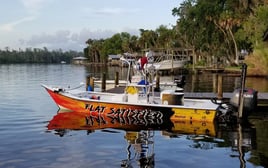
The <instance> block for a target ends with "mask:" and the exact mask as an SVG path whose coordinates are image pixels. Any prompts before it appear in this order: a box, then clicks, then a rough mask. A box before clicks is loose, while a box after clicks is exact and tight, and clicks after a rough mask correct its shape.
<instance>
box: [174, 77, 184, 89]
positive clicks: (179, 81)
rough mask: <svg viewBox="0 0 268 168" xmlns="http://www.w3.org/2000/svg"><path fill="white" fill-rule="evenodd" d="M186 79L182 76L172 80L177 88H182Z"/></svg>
mask: <svg viewBox="0 0 268 168" xmlns="http://www.w3.org/2000/svg"><path fill="white" fill-rule="evenodd" d="M185 80H186V77H185V76H184V75H180V76H178V77H175V78H174V82H175V83H176V84H177V87H180V88H183V87H184V85H185Z"/></svg>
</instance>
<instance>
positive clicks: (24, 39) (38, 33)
mask: <svg viewBox="0 0 268 168" xmlns="http://www.w3.org/2000/svg"><path fill="white" fill-rule="evenodd" d="M182 1H183V0H0V15H1V17H0V49H1V50H5V49H7V47H8V49H9V50H12V49H14V50H18V49H22V50H25V48H44V47H46V48H47V49H48V50H57V49H62V50H64V51H69V50H75V51H83V48H85V47H86V44H85V41H86V40H88V39H89V38H91V39H100V38H104V39H105V38H109V37H111V36H112V35H114V34H116V33H121V32H128V33H130V34H131V35H139V34H140V32H139V29H146V30H156V29H157V28H158V27H159V26H160V25H165V26H167V27H169V28H170V27H171V26H172V25H175V24H176V20H177V17H174V16H173V15H172V9H173V8H175V7H179V6H180V4H181V2H182Z"/></svg>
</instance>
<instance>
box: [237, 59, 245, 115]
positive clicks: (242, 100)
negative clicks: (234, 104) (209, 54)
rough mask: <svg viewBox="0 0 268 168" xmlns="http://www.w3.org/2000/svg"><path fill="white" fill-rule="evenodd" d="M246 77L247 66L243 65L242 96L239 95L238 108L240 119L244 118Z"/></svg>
mask: <svg viewBox="0 0 268 168" xmlns="http://www.w3.org/2000/svg"><path fill="white" fill-rule="evenodd" d="M246 75H247V64H243V65H242V72H241V88H240V94H239V107H238V116H239V119H241V118H243V107H244V90H245V83H246Z"/></svg>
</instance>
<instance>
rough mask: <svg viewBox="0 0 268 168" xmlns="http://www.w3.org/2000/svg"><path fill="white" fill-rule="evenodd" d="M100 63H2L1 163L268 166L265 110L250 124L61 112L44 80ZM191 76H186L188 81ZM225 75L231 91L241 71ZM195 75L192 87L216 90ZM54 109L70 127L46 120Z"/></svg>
mask: <svg viewBox="0 0 268 168" xmlns="http://www.w3.org/2000/svg"><path fill="white" fill-rule="evenodd" d="M115 70H117V69H115V68H113V69H110V70H109V72H113V71H115ZM99 71H101V70H98V69H92V68H88V67H87V68H86V67H83V66H75V65H28V64H25V65H0V79H1V80H0V86H1V87H0V93H1V97H0V112H1V117H0V144H1V145H0V167H3V168H9V167H19V168H20V167H27V168H52V167H53V168H54V167H58V168H60V167H65V168H66V167H70V168H73V167H81V168H82V167H127V165H128V166H129V167H130V166H131V165H132V166H133V167H140V166H141V165H143V166H145V165H147V166H148V165H149V166H151V167H161V168H162V167H187V168H188V167H200V168H201V167H202V168H203V167H208V168H209V167H211V168H212V167H213V168H214V167H224V168H225V167H267V166H268V163H267V160H268V149H267V145H266V144H267V142H268V141H267V138H268V131H267V129H266V128H267V126H268V123H267V120H263V119H262V117H263V116H261V118H259V119H252V120H251V121H250V122H251V123H252V124H254V125H253V126H241V127H240V126H237V125H235V126H233V125H232V126H229V125H217V124H209V123H190V122H171V121H163V122H162V123H160V124H159V123H156V124H154V125H139V124H137V123H135V122H129V123H120V122H119V123H117V125H97V126H98V128H96V129H92V125H90V124H87V125H86V127H82V128H81V127H80V126H81V125H79V124H77V123H75V122H77V121H79V123H80V124H81V123H82V125H83V124H85V122H86V120H85V119H84V117H77V116H76V117H77V118H76V119H74V118H75V117H72V118H69V119H68V118H65V119H64V118H60V117H61V116H59V114H57V110H58V107H57V106H56V105H55V103H54V102H53V101H52V99H51V98H50V97H49V95H48V94H47V93H46V91H45V90H44V89H43V88H42V87H41V84H42V83H44V84H48V85H61V86H65V87H68V86H69V87H76V86H78V85H79V84H80V82H85V77H86V76H87V75H90V74H96V73H99ZM108 74H109V73H108ZM120 75H121V78H123V76H124V75H125V72H124V71H123V70H121V71H120ZM206 75H208V74H206ZM108 76H109V78H112V77H113V74H112V73H111V74H109V75H108ZM207 77H208V78H207V79H213V76H212V75H208V76H207ZM232 79H233V80H232ZM192 80H193V79H192V77H187V82H188V83H189V82H190V81H192ZM225 80H226V81H227V80H228V82H226V83H227V84H226V86H227V85H228V87H226V91H231V88H232V87H235V85H236V83H237V81H236V80H237V79H235V78H225ZM256 80H258V82H257V83H258V85H257V84H256V82H254V81H256ZM193 81H196V82H195V84H189V85H188V86H191V87H190V89H187V91H191V90H200V91H208V92H211V90H213V88H212V87H211V86H212V84H211V80H207V81H208V82H207V83H205V80H203V78H202V76H201V75H200V76H198V77H197V78H195V79H194V80H193ZM197 83H199V84H202V85H200V86H199V85H197ZM247 84H248V85H252V86H253V85H254V87H258V90H260V91H263V92H265V91H267V90H268V89H267V79H259V78H258V79H252V80H248V83H247ZM193 85H194V88H195V89H192V88H193V87H192V86H193ZM229 86H230V87H229ZM186 88H187V87H186ZM57 117H59V118H60V120H58V122H59V123H58V124H62V125H63V126H65V128H68V129H63V128H58V129H56V128H54V129H51V128H50V127H48V126H49V124H51V123H52V122H54V120H53V119H56V118H57ZM69 123H75V124H73V125H71V126H70V125H68V124H69ZM107 123H109V122H107ZM157 124H159V125H157ZM58 126H59V125H58ZM67 126H69V127H67ZM74 126H75V127H74ZM109 126H111V127H116V128H109Z"/></svg>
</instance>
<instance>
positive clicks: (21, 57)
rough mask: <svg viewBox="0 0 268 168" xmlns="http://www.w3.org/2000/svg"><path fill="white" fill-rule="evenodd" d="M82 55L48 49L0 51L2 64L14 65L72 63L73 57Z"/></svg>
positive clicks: (74, 52)
mask: <svg viewBox="0 0 268 168" xmlns="http://www.w3.org/2000/svg"><path fill="white" fill-rule="evenodd" d="M81 55H82V53H81V52H80V53H79V52H76V51H67V52H62V51H61V50H58V51H51V52H50V51H48V50H47V48H44V49H39V48H34V49H32V48H26V50H25V51H22V50H19V51H16V50H12V51H9V49H8V48H6V50H0V64H14V63H60V62H61V61H65V62H66V63H70V62H71V60H72V58H73V57H76V56H81Z"/></svg>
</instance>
